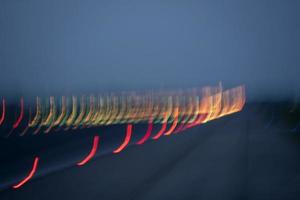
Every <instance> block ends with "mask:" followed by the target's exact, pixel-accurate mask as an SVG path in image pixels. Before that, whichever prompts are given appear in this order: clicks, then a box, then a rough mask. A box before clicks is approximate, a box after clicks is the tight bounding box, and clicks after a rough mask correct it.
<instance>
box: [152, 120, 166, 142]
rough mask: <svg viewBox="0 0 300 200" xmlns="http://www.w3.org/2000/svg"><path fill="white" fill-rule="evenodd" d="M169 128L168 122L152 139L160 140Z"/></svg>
mask: <svg viewBox="0 0 300 200" xmlns="http://www.w3.org/2000/svg"><path fill="white" fill-rule="evenodd" d="M166 128H167V122H165V123H163V125H162V127H161V129H160V130H159V131H158V133H157V134H156V135H155V136H153V137H152V139H154V140H157V139H158V138H160V136H162V135H163V133H164V132H165V130H166Z"/></svg>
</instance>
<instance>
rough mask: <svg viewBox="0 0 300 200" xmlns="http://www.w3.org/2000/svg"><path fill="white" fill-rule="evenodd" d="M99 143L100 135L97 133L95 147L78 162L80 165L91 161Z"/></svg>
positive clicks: (94, 140) (94, 141)
mask: <svg viewBox="0 0 300 200" xmlns="http://www.w3.org/2000/svg"><path fill="white" fill-rule="evenodd" d="M98 144H99V136H98V135H96V136H95V137H94V139H93V147H92V150H91V151H90V153H89V154H88V155H87V156H86V157H85V158H84V159H83V160H82V161H80V162H78V163H77V165H78V166H82V165H85V164H86V163H87V162H89V161H90V160H91V159H92V158H93V157H94V156H95V154H96V152H97V149H98Z"/></svg>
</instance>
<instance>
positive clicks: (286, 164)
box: [0, 104, 300, 200]
mask: <svg viewBox="0 0 300 200" xmlns="http://www.w3.org/2000/svg"><path fill="white" fill-rule="evenodd" d="M286 113H287V112H285V113H282V112H281V111H279V110H278V106H277V105H265V104H255V105H247V106H246V107H245V109H244V110H243V111H242V112H241V113H236V114H233V115H231V116H228V117H225V118H222V119H218V120H215V121H213V122H210V123H207V124H205V125H203V126H199V127H196V128H193V129H190V130H187V131H185V132H183V133H181V134H177V135H173V136H169V137H163V138H161V139H159V140H158V141H153V140H152V141H148V142H146V143H145V144H144V145H142V146H136V145H132V146H129V147H128V148H127V149H125V150H124V151H123V152H121V153H120V154H117V155H115V154H111V153H108V152H107V153H105V154H102V155H98V157H97V159H94V160H92V161H91V162H89V163H87V164H86V165H85V166H82V167H77V166H76V167H74V165H73V164H72V165H71V164H70V163H71V161H72V159H68V160H69V164H67V165H66V166H64V167H57V169H56V170H54V167H52V168H53V170H48V171H49V173H45V174H44V175H40V176H38V175H37V177H36V178H35V179H33V180H31V181H30V182H28V183H27V184H26V185H24V187H22V188H20V189H19V190H13V189H11V188H9V187H6V186H5V187H4V188H3V189H2V191H1V192H0V199H1V200H6V199H7V200H8V199H9V200H13V199H23V200H24V199H30V200H34V199H37V200H41V199H43V200H47V199H86V200H88V199H95V200H99V199H149V200H153V199H230V200H232V199H272V200H273V199H284V200H287V199H295V200H296V199H300V137H299V135H300V129H299V130H298V128H297V125H296V124H297V119H295V118H291V119H289V120H288V121H287V120H286V119H287V118H288V117H287V116H285V114H286ZM299 121H300V120H299ZM136 131H137V130H136ZM120 137H122V136H120ZM87 141H88V140H87ZM61 143H62V145H61V146H62V147H57V148H58V149H59V150H57V152H60V151H62V149H63V146H64V145H67V144H66V143H67V141H61ZM6 145H7V144H6ZM49 146H51V145H49ZM71 146H72V145H71ZM66 148H67V147H66ZM72 148H73V149H74V148H80V147H79V146H78V144H77V143H74V144H73V146H72ZM101 148H105V147H103V146H102V147H101V143H100V148H99V151H101ZM45 149H47V147H45ZM88 149H89V147H88V146H87V147H85V149H84V152H85V153H81V155H80V153H79V155H78V156H75V153H74V156H73V157H72V158H74V159H77V158H79V157H82V155H84V154H86V151H88ZM105 149H106V150H109V148H105ZM51 151H52V150H51ZM53 151H56V150H53ZM64 153H66V152H65V151H64ZM13 154H14V155H15V154H16V153H13ZM45 154H46V155H48V157H51V159H52V160H55V156H54V155H56V154H51V152H48V153H45ZM45 154H44V155H45ZM62 154H63V153H62ZM71 154H72V153H71ZM1 155H5V152H3V151H2V153H1ZM69 155H70V152H69ZM76 155H77V154H76ZM3 157H5V162H8V160H9V159H8V158H7V157H8V156H3ZM48 159H49V158H48ZM51 159H50V160H49V162H48V163H51V162H52V161H51ZM20 160H21V159H20ZM57 160H59V161H57V162H59V163H63V161H62V160H61V158H60V157H59V156H57ZM72 162H73V161H72ZM1 163H3V162H1ZM27 163H31V162H28V161H27ZM29 165H30V164H29ZM44 165H45V164H44ZM47 165H50V164H47ZM5 166H6V167H2V168H1V167H0V170H1V171H2V172H1V173H2V174H3V175H4V177H8V175H7V174H9V175H10V173H11V174H13V172H11V171H12V170H13V169H14V168H16V167H13V166H12V167H11V170H8V169H9V164H7V163H6V165H5ZM7 166H8V167H7ZM51 166H57V163H56V164H55V163H53V162H52V165H51ZM19 168H21V167H20V166H19ZM19 168H18V169H19ZM24 168H25V167H24ZM28 168H30V167H28V166H26V170H27V171H28ZM41 168H42V167H41ZM44 169H45V170H44V171H46V169H47V168H44ZM58 169H59V170H58ZM24 170H25V169H24ZM26 170H25V171H26ZM4 172H5V173H6V172H7V173H6V175H5V174H4ZM20 176H21V175H20ZM0 179H1V177H0ZM0 181H1V180H0Z"/></svg>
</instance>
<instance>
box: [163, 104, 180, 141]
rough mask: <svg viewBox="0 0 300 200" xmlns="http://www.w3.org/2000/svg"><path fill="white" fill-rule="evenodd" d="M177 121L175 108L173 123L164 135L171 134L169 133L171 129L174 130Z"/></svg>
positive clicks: (176, 109) (171, 131)
mask: <svg viewBox="0 0 300 200" xmlns="http://www.w3.org/2000/svg"><path fill="white" fill-rule="evenodd" d="M177 123H178V108H175V111H174V121H173V124H172V126H171V127H170V129H169V130H168V131H167V132H166V133H165V135H171V133H173V131H174V130H175V128H176V126H177Z"/></svg>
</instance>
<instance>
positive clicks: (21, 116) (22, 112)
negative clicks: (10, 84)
mask: <svg viewBox="0 0 300 200" xmlns="http://www.w3.org/2000/svg"><path fill="white" fill-rule="evenodd" d="M20 106H21V107H20V110H21V111H20V115H19V117H18V119H17V121H16V122H15V123H14V124H13V129H15V128H18V126H19V125H20V123H21V121H22V119H23V116H24V99H23V97H22V98H21V100H20Z"/></svg>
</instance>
